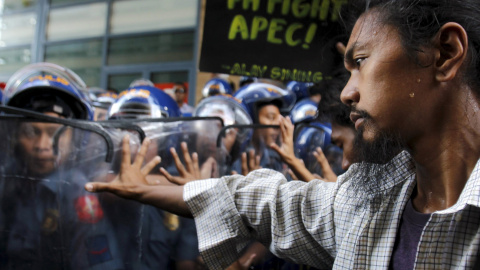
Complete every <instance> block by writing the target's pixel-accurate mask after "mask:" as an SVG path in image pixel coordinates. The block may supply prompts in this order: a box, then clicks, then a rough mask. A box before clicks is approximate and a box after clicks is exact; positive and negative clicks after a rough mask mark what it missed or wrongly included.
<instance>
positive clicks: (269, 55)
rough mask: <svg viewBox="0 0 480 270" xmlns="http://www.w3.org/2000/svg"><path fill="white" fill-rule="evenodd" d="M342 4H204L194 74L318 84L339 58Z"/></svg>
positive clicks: (212, 0)
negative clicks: (336, 44) (200, 72)
mask: <svg viewBox="0 0 480 270" xmlns="http://www.w3.org/2000/svg"><path fill="white" fill-rule="evenodd" d="M347 2H348V0H207V2H206V10H205V22H204V29H203V41H202V50H201V57H200V70H201V71H205V72H214V73H225V74H230V75H239V76H252V77H261V78H270V79H275V80H282V81H288V80H295V81H300V82H319V81H321V80H323V79H327V78H328V76H329V73H330V72H331V70H332V69H333V68H334V66H336V65H338V62H339V59H341V57H340V55H339V53H338V52H337V51H336V49H335V43H336V42H337V41H338V40H340V37H343V31H344V30H343V27H342V26H341V25H340V22H339V20H340V18H339V11H340V9H341V8H342V7H343V6H345V5H346V4H347Z"/></svg>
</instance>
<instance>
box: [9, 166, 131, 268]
mask: <svg viewBox="0 0 480 270" xmlns="http://www.w3.org/2000/svg"><path fill="white" fill-rule="evenodd" d="M13 172H14V174H13V175H6V177H5V178H4V181H6V182H5V184H6V185H5V187H4V190H3V191H4V194H3V196H2V202H3V203H2V212H3V218H4V223H5V225H4V229H5V231H3V232H2V233H3V234H4V235H2V236H3V237H2V239H3V240H4V243H2V246H3V249H4V250H5V252H6V256H4V258H3V259H4V260H5V261H4V262H3V265H6V268H8V269H123V263H122V258H121V256H120V254H119V250H118V246H117V243H116V239H115V237H114V234H113V232H112V227H111V226H110V224H109V222H108V220H107V219H106V218H105V216H104V212H103V209H102V207H101V205H100V203H99V200H98V197H97V196H96V195H94V194H91V193H87V192H86V191H85V190H84V188H83V186H84V184H85V183H86V182H87V179H85V177H84V175H83V173H82V172H80V171H78V170H75V169H71V170H69V171H68V172H59V171H57V172H55V173H54V174H52V175H50V176H48V177H45V178H43V179H32V178H29V177H28V176H22V175H21V173H19V172H18V170H17V171H16V172H15V171H13ZM5 233H7V235H5Z"/></svg>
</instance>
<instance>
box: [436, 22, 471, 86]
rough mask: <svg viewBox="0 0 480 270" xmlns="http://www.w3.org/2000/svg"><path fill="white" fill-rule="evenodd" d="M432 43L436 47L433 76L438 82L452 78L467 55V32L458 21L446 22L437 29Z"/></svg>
mask: <svg viewBox="0 0 480 270" xmlns="http://www.w3.org/2000/svg"><path fill="white" fill-rule="evenodd" d="M434 44H435V47H436V53H435V68H436V74H435V78H436V79H437V80H438V81H440V82H445V81H449V80H452V79H453V78H455V76H456V75H457V72H458V71H459V70H460V68H461V67H462V64H463V63H464V62H465V58H466V56H467V51H468V36H467V32H466V31H465V29H463V27H462V26H461V25H459V24H458V23H454V22H449V23H446V24H444V25H443V26H442V27H441V28H440V30H438V33H437V35H436V36H435V40H434Z"/></svg>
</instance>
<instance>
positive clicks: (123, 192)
mask: <svg viewBox="0 0 480 270" xmlns="http://www.w3.org/2000/svg"><path fill="white" fill-rule="evenodd" d="M149 145H150V140H149V139H148V138H147V139H145V140H144V141H143V143H142V146H141V148H140V151H138V153H137V154H136V156H135V160H134V161H133V163H132V162H131V154H130V141H129V136H128V135H126V136H125V137H124V138H123V141H122V163H121V168H120V173H119V174H118V175H117V177H115V179H114V180H113V181H112V182H109V183H102V182H90V183H87V184H86V185H85V189H86V190H87V191H90V192H104V191H107V192H111V193H114V194H116V195H118V196H120V197H123V198H126V199H134V200H138V199H139V196H140V191H139V187H141V186H146V185H149V182H148V181H147V175H148V174H149V173H150V171H151V170H152V169H153V168H154V167H155V166H156V165H157V164H159V163H160V157H158V156H157V157H155V158H153V159H152V160H150V161H149V162H148V163H147V164H146V165H145V166H143V167H142V165H143V161H144V160H145V154H146V153H147V149H148V146H149Z"/></svg>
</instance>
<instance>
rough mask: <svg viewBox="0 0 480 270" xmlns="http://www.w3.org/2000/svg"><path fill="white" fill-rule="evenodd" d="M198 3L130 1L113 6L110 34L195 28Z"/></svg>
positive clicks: (183, 0) (192, 0)
mask: <svg viewBox="0 0 480 270" xmlns="http://www.w3.org/2000/svg"><path fill="white" fill-rule="evenodd" d="M196 24H197V0H161V1H160V0H128V1H115V2H114V3H113V5H112V18H111V24H110V27H111V29H110V32H111V33H112V34H124V33H132V32H146V31H155V30H165V29H178V28H186V27H192V28H193V27H195V25H196Z"/></svg>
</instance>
